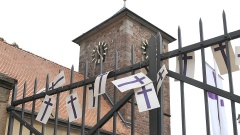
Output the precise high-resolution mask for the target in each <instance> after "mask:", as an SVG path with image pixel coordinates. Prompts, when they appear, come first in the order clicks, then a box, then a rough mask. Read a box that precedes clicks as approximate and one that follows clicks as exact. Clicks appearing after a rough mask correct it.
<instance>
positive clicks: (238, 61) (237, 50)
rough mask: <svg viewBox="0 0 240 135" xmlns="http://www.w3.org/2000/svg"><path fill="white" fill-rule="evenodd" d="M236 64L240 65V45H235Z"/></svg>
mask: <svg viewBox="0 0 240 135" xmlns="http://www.w3.org/2000/svg"><path fill="white" fill-rule="evenodd" d="M235 64H236V65H240V46H235Z"/></svg>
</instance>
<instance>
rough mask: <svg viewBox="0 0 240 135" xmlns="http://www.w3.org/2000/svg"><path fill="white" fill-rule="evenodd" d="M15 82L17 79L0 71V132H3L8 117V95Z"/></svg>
mask: <svg viewBox="0 0 240 135" xmlns="http://www.w3.org/2000/svg"><path fill="white" fill-rule="evenodd" d="M15 83H17V80H15V79H13V78H10V77H8V76H7V75H5V74H2V73H0V131H1V132H2V133H4V132H5V129H6V123H7V118H8V113H7V103H8V98H9V95H10V91H11V90H12V89H13V86H14V85H15Z"/></svg>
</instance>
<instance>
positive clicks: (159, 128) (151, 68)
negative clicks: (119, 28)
mask: <svg viewBox="0 0 240 135" xmlns="http://www.w3.org/2000/svg"><path fill="white" fill-rule="evenodd" d="M223 28H224V34H223V35H220V36H217V37H214V38H211V39H208V40H204V39H203V27H202V22H201V20H200V22H199V31H200V42H198V43H195V44H192V45H189V46H186V47H182V42H181V30H180V28H179V29H178V46H179V48H178V49H176V50H173V51H170V52H167V53H162V46H163V45H162V37H161V34H160V33H158V34H157V37H156V38H155V37H154V36H152V37H151V38H150V40H149V59H148V60H145V61H142V62H139V63H135V62H134V59H135V58H134V56H135V55H134V51H133V50H134V49H133V47H132V54H131V55H132V57H131V62H132V65H130V66H127V67H125V68H122V69H118V65H117V63H118V54H117V51H116V55H115V67H114V68H115V69H114V70H113V71H111V72H110V73H109V75H108V78H113V79H116V78H117V76H119V75H122V74H125V73H131V74H134V72H135V71H136V70H138V69H141V68H147V70H148V73H147V76H148V77H149V78H150V79H151V80H153V82H154V86H155V88H156V81H154V80H156V79H157V71H158V70H159V69H160V67H161V65H162V61H163V60H168V59H169V58H172V57H177V56H179V65H180V74H178V73H176V72H173V71H170V70H168V76H169V77H172V78H174V79H177V80H179V81H180V92H181V118H182V134H183V135H185V134H186V128H187V127H186V122H185V117H186V116H185V101H184V83H187V84H190V85H193V86H195V87H198V88H200V89H202V90H203V92H204V101H205V116H206V134H207V135H210V123H209V121H210V120H209V107H208V98H207V92H211V93H214V94H217V95H219V96H222V97H224V98H227V99H229V100H231V111H232V121H233V123H232V124H233V132H234V135H237V134H238V133H237V123H236V110H235V103H240V96H238V95H235V94H234V90H233V81H232V72H231V66H230V65H231V64H230V59H229V47H228V44H227V42H228V41H230V40H233V39H236V38H239V37H240V30H237V31H234V32H230V33H228V31H227V23H226V17H225V13H224V12H223ZM223 42H225V44H226V55H227V69H228V78H229V89H230V92H226V91H223V90H221V89H219V88H216V87H213V86H210V85H208V84H206V67H205V52H204V48H206V47H210V46H212V45H215V44H219V43H223ZM196 50H201V58H202V71H203V72H202V75H203V82H200V81H197V80H194V79H192V78H189V77H186V76H185V75H183V73H182V68H183V65H182V57H181V56H182V55H184V54H186V53H189V52H193V51H196ZM156 54H157V55H156ZM99 69H100V70H99V74H102V62H100V68H99ZM87 73H88V64H87V62H86V68H85V73H84V80H82V81H79V82H75V83H73V81H72V79H71V82H70V84H69V85H65V86H63V87H60V88H56V89H53V90H51V91H48V89H49V86H48V82H49V79H48V77H47V79H46V93H40V94H34V95H32V96H29V97H25V95H26V87H25V89H24V91H23V98H22V99H19V100H16V95H17V88H16V87H15V89H14V90H13V93H12V102H11V106H10V107H9V108H8V111H9V112H10V117H9V125H8V135H12V130H13V121H14V120H17V121H19V122H20V124H21V125H20V131H19V134H22V131H21V130H22V127H23V126H25V127H26V128H27V129H28V130H30V134H35V135H43V134H45V131H44V129H45V125H42V130H41V131H38V130H36V129H35V128H34V127H33V121H34V120H35V101H36V100H37V99H40V98H43V97H44V96H45V95H46V94H47V95H54V94H56V95H57V101H56V113H55V120H54V135H56V134H57V132H56V130H57V126H58V123H59V120H58V109H59V104H58V103H59V94H60V93H61V92H65V91H69V92H70V93H71V92H72V90H73V89H75V88H78V87H84V89H83V95H84V96H83V99H82V102H83V107H82V122H81V125H79V126H78V128H81V132H80V133H79V134H82V135H83V134H89V135H92V134H116V117H117V115H119V112H118V111H119V109H121V107H123V106H124V105H125V104H126V103H127V102H128V101H129V100H131V101H130V102H131V124H130V126H131V135H134V134H135V131H134V127H135V120H134V116H135V111H134V106H135V105H134V91H133V90H131V91H129V92H128V93H127V94H126V95H125V96H124V97H123V98H122V99H119V100H117V93H116V91H117V89H116V88H114V101H112V108H111V110H110V111H109V112H108V113H107V114H106V115H105V116H104V117H102V118H100V113H101V112H100V110H101V102H100V100H101V98H98V100H99V102H98V108H97V123H96V124H95V126H93V127H87V126H86V125H85V113H86V86H87V85H88V84H92V83H94V81H95V77H94V78H89V79H87ZM71 78H73V69H72V73H71ZM36 86H37V81H35V87H34V93H36V90H37V89H36ZM158 98H159V102H160V105H161V107H160V108H158V109H154V110H150V111H149V134H150V135H163V134H164V121H163V116H164V112H163V108H164V104H163V101H164V99H163V98H164V97H163V88H162V87H161V90H160V92H159V93H158ZM27 102H32V111H31V113H30V114H31V121H30V123H28V122H27V121H26V120H24V104H25V103H27ZM18 105H22V108H21V115H19V114H17V113H16V111H17V109H16V106H18ZM112 117H113V133H104V132H102V131H100V128H101V127H102V126H103V125H104V124H105V123H106V122H107V121H108V120H109V119H110V118H112ZM73 126H75V125H73V124H71V123H69V122H67V129H66V130H67V134H70V128H71V127H73Z"/></svg>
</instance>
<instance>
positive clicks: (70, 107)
mask: <svg viewBox="0 0 240 135" xmlns="http://www.w3.org/2000/svg"><path fill="white" fill-rule="evenodd" d="M66 106H67V112H68V118H69V122H72V121H74V120H76V119H78V118H81V117H82V109H81V106H80V104H79V100H78V95H77V93H72V94H71V95H69V96H67V98H66Z"/></svg>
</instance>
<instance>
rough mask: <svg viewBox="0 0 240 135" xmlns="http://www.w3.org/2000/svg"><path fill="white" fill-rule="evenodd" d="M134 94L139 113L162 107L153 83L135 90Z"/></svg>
mask: <svg viewBox="0 0 240 135" xmlns="http://www.w3.org/2000/svg"><path fill="white" fill-rule="evenodd" d="M134 93H135V97H136V101H137V105H138V110H139V112H144V111H147V110H152V109H155V108H158V107H160V104H159V101H158V98H157V94H156V91H155V89H154V86H153V83H149V84H147V85H145V86H142V87H140V88H136V89H134Z"/></svg>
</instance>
